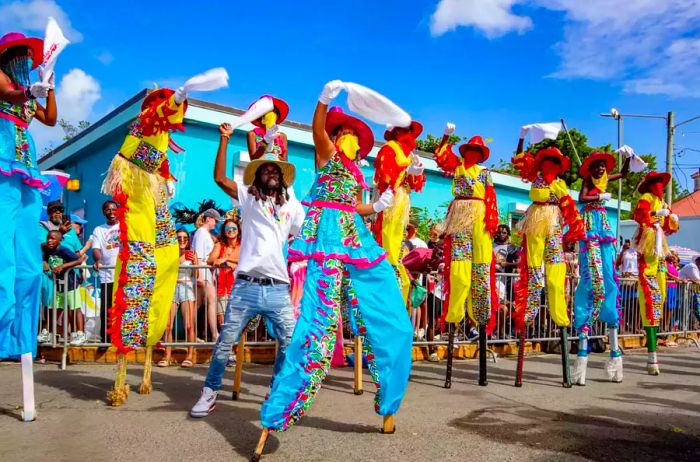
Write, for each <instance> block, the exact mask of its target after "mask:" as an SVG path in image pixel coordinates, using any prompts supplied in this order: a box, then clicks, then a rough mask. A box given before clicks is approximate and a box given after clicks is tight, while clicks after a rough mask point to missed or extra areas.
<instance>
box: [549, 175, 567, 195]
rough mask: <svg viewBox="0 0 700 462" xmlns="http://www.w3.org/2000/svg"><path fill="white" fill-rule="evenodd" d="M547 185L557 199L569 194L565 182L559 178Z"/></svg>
mask: <svg viewBox="0 0 700 462" xmlns="http://www.w3.org/2000/svg"><path fill="white" fill-rule="evenodd" d="M549 187H550V189H551V190H552V192H553V193H554V195H555V196H557V197H558V198H559V199H561V198H562V197H564V196H568V195H569V188H568V187H567V186H566V182H565V181H564V180H562V179H561V178H557V179H556V180H554V181H553V182H552V184H551V185H550V186H549Z"/></svg>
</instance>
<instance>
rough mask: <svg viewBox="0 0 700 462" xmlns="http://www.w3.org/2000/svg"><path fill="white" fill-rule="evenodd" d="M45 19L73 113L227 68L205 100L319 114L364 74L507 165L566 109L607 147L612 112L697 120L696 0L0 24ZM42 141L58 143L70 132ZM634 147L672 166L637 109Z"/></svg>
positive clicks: (273, 5) (91, 11) (168, 11)
mask: <svg viewBox="0 0 700 462" xmlns="http://www.w3.org/2000/svg"><path fill="white" fill-rule="evenodd" d="M107 5H108V6H107ZM48 15H52V16H54V17H56V18H57V20H58V21H59V24H61V26H62V28H63V29H64V32H65V33H66V35H67V36H68V37H69V39H71V40H72V41H73V43H72V44H71V45H70V46H69V47H68V48H67V49H66V50H65V51H64V53H63V54H62V55H61V57H60V58H59V61H58V65H57V71H58V82H60V84H59V89H58V93H59V102H60V103H61V107H59V111H60V112H59V113H60V114H61V115H63V116H66V117H67V118H69V119H72V120H74V121H75V120H78V119H88V120H91V121H95V120H97V119H98V118H99V117H101V116H102V115H104V114H105V113H107V112H108V111H109V110H110V109H112V108H114V107H115V106H118V105H119V104H120V103H121V102H123V101H124V100H125V99H127V98H128V97H130V96H132V95H133V94H135V93H136V92H138V91H139V90H140V89H142V88H144V87H145V86H148V85H150V84H151V83H152V82H156V83H158V84H159V85H161V86H164V85H177V84H178V83H181V82H183V81H184V80H185V79H186V78H187V77H189V76H190V75H193V74H196V73H198V72H201V71H203V70H206V69H208V68H211V67H215V66H223V67H225V68H226V69H227V70H228V72H229V75H230V87H229V88H228V89H225V90H219V91H217V92H214V93H208V94H204V93H201V94H196V95H193V96H196V97H199V98H201V99H205V100H209V101H215V102H218V103H223V104H229V105H232V106H235V107H239V108H245V107H247V106H248V104H249V103H250V102H251V101H252V100H254V99H255V98H256V97H258V96H259V95H261V94H264V93H269V94H273V95H275V96H279V97H281V98H284V99H285V100H287V102H288V103H289V104H290V106H291V112H290V119H291V120H295V121H299V122H306V123H308V122H310V119H311V114H312V111H313V107H314V105H315V102H316V99H317V96H318V94H319V92H320V90H321V87H322V86H323V84H324V83H325V82H326V81H328V80H331V79H336V78H337V79H341V80H348V81H355V82H358V83H362V84H364V85H367V86H369V87H371V88H374V89H376V90H378V91H380V92H381V93H383V94H385V95H386V96H388V97H390V98H391V99H392V100H394V101H395V102H396V103H398V104H399V105H400V106H402V107H403V108H404V109H405V110H406V111H408V112H409V113H410V114H411V115H412V116H413V118H415V119H417V120H420V121H422V122H423V123H424V124H425V125H426V130H427V132H429V133H434V134H441V133H442V128H443V125H444V123H445V121H447V120H449V121H452V122H455V123H456V124H457V134H459V135H461V136H471V135H474V134H481V135H483V136H484V137H490V138H493V142H492V143H491V148H492V160H494V161H496V160H498V159H507V158H509V157H510V155H511V152H512V150H513V149H514V147H515V144H516V143H517V137H518V134H519V129H520V126H521V125H524V124H527V123H533V122H550V121H557V120H559V119H560V118H562V117H563V118H565V119H566V121H567V123H568V125H569V127H575V128H578V129H579V130H581V131H583V132H584V133H585V134H586V135H588V136H589V141H590V144H592V145H602V144H607V143H613V144H614V143H616V136H617V134H616V133H617V132H616V125H615V123H614V121H613V120H611V119H605V118H601V117H600V116H599V113H601V112H607V111H609V110H610V108H611V107H616V108H618V109H619V110H620V111H621V112H622V113H644V114H660V115H662V114H666V112H668V111H670V110H673V111H675V112H676V119H677V120H678V121H681V120H685V119H687V118H690V117H693V116H696V115H700V105H698V102H699V101H700V100H699V97H700V35H699V30H698V28H699V26H698V25H699V24H700V21H699V20H700V2H698V1H697V0H665V1H664V2H658V1H654V0H588V1H586V2H583V1H579V0H414V1H401V0H387V1H381V2H378V1H370V0H354V1H352V2H347V1H345V2H337V1H332V0H327V1H320V0H298V1H295V2H275V1H269V2H266V3H264V2H249V1H246V2H242V1H228V2H224V1H220V2H214V1H202V2H198V3H194V2H185V1H179V0H173V1H167V2H158V1H149V2H136V1H125V2H110V3H109V4H107V3H105V2H94V1H82V0H80V1H58V2H56V1H53V0H33V1H6V0H0V31H2V32H3V33H4V32H6V31H10V30H20V31H23V32H25V33H33V34H38V35H39V36H42V35H43V28H44V24H45V22H46V17H47V16H48ZM375 133H380V132H379V129H377V130H375ZM677 135H678V136H677V141H676V150H677V151H681V153H680V154H681V156H680V157H678V158H677V163H678V166H679V167H680V169H677V170H676V177H677V178H678V180H679V181H680V182H681V184H682V185H685V184H686V182H687V181H688V184H690V181H689V180H687V178H686V176H689V175H690V174H691V173H692V171H693V170H696V169H697V167H698V165H700V162H698V159H700V157H698V153H696V152H693V151H689V150H687V149H698V150H700V122H698V123H695V124H689V125H687V126H684V127H683V128H681V129H679V133H677ZM36 136H37V138H38V141H39V144H40V145H46V144H49V143H51V142H53V143H54V144H56V141H55V140H56V139H57V136H59V138H60V133H57V132H56V131H50V130H36ZM624 142H625V143H627V144H630V145H631V146H633V147H634V148H635V149H636V151H637V152H638V153H648V152H651V153H655V154H657V155H659V156H660V159H661V162H662V163H661V166H663V162H664V155H665V128H664V122H663V121H661V120H642V119H629V120H626V121H625V130H624ZM684 149H685V151H683V150H684ZM681 169H682V170H681Z"/></svg>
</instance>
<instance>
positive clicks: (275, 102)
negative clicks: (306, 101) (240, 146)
mask: <svg viewBox="0 0 700 462" xmlns="http://www.w3.org/2000/svg"><path fill="white" fill-rule="evenodd" d="M265 97H267V98H271V99H272V106H273V107H274V108H275V109H277V112H279V117H277V124H278V125H279V124H281V123H282V122H284V120H285V119H286V118H287V115H289V104H287V103H286V102H285V101H284V100H282V99H279V98H275V97H274V96H269V95H266V96H262V97H261V98H265ZM253 104H255V103H253ZM251 106H252V104H251ZM251 123H252V124H253V125H255V126H256V127H260V128H264V127H263V124H262V122H260V119H256V120H254V121H252V122H251Z"/></svg>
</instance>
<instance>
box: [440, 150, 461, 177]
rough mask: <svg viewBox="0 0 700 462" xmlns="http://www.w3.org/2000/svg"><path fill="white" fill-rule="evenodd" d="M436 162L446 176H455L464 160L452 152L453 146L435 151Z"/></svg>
mask: <svg viewBox="0 0 700 462" xmlns="http://www.w3.org/2000/svg"><path fill="white" fill-rule="evenodd" d="M434 158H435V162H436V163H437V165H438V167H440V169H441V170H442V171H443V172H445V174H446V175H450V176H452V175H454V174H455V170H456V169H457V167H459V165H460V164H461V163H462V159H461V158H460V157H458V156H457V155H456V154H455V153H454V152H452V145H451V144H447V145H444V146H442V147H440V146H438V148H437V150H436V151H435V156H434Z"/></svg>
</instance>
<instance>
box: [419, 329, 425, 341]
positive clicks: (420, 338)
mask: <svg viewBox="0 0 700 462" xmlns="http://www.w3.org/2000/svg"><path fill="white" fill-rule="evenodd" d="M418 340H420V341H423V340H425V329H418Z"/></svg>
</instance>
